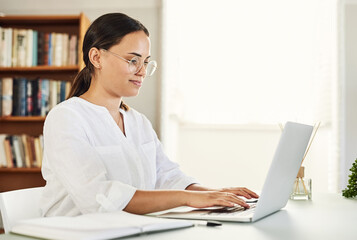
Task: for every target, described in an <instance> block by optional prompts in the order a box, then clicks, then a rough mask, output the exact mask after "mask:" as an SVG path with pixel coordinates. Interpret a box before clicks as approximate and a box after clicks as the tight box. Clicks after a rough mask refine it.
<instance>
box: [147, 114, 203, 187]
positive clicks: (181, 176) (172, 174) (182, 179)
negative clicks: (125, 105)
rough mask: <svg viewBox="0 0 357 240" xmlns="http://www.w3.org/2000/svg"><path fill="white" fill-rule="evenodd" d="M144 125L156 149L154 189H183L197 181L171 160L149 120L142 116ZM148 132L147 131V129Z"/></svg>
mask: <svg viewBox="0 0 357 240" xmlns="http://www.w3.org/2000/svg"><path fill="white" fill-rule="evenodd" d="M143 121H144V126H145V128H146V129H150V132H151V135H152V138H153V139H154V141H153V145H154V146H153V148H154V149H155V151H156V154H154V156H155V157H156V184H155V188H156V189H185V188H186V187H188V186H189V185H190V184H193V183H197V181H196V180H195V179H194V178H192V177H189V176H187V175H186V174H185V173H183V172H182V171H181V170H180V167H179V165H178V164H177V163H175V162H172V161H171V160H170V159H169V158H168V157H167V155H166V154H165V152H164V149H163V146H162V143H161V142H160V140H159V139H158V137H157V135H156V133H155V131H154V129H153V128H152V126H151V123H150V121H149V120H148V119H147V118H146V117H145V116H143ZM148 132H149V131H148Z"/></svg>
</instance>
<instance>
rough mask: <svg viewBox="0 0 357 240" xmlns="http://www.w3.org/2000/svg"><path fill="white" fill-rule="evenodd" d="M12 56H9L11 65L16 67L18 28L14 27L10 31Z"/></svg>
mask: <svg viewBox="0 0 357 240" xmlns="http://www.w3.org/2000/svg"><path fill="white" fill-rule="evenodd" d="M12 33H13V34H12V56H11V66H13V67H17V66H18V64H17V35H18V30H17V29H16V28H15V29H13V31H12Z"/></svg>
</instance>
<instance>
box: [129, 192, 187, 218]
mask: <svg viewBox="0 0 357 240" xmlns="http://www.w3.org/2000/svg"><path fill="white" fill-rule="evenodd" d="M186 194H187V193H186V192H185V191H184V190H154V191H143V190H137V191H136V192H135V194H134V196H133V197H132V199H131V200H130V202H129V203H128V205H127V206H126V207H125V209H124V211H127V212H130V213H135V214H147V213H151V212H158V211H163V210H166V209H170V208H175V207H180V206H184V205H187V202H186V199H187V197H186V196H185V195H186Z"/></svg>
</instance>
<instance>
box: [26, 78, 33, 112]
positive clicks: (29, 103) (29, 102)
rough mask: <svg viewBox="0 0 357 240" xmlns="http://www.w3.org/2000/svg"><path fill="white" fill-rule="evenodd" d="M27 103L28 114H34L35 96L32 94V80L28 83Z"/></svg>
mask: <svg viewBox="0 0 357 240" xmlns="http://www.w3.org/2000/svg"><path fill="white" fill-rule="evenodd" d="M26 85H27V87H26V105H27V111H26V115H27V116H32V115H33V113H34V112H33V108H34V107H33V96H32V81H27V83H26Z"/></svg>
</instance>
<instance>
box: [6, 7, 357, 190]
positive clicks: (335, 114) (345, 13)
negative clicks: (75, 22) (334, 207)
mask: <svg viewBox="0 0 357 240" xmlns="http://www.w3.org/2000/svg"><path fill="white" fill-rule="evenodd" d="M0 12H1V13H2V14H3V15H62V14H65V15H73V14H79V13H81V12H83V13H84V14H85V15H86V16H87V17H88V18H89V19H90V20H91V21H93V20H95V19H96V18H97V17H99V16H101V15H102V14H105V13H109V12H122V13H125V14H127V15H129V16H131V17H133V18H136V19H138V20H139V21H141V22H142V23H143V24H144V25H145V26H146V27H147V28H148V29H149V31H150V38H151V41H152V49H151V53H152V54H151V55H152V56H153V59H156V60H157V61H158V63H159V67H158V72H157V73H155V75H154V76H152V77H150V78H148V79H146V80H145V83H144V86H143V87H142V89H141V92H140V95H139V96H138V97H135V98H129V99H125V101H126V102H127V103H128V104H129V105H130V106H131V107H133V108H135V109H136V110H138V111H140V112H142V113H144V114H145V115H146V116H147V117H148V118H149V119H150V121H151V122H152V124H153V127H154V128H155V130H156V131H157V133H158V136H159V138H160V139H161V141H162V143H163V144H164V147H165V150H166V153H167V155H168V156H169V157H170V158H171V159H172V160H173V161H175V162H178V163H179V164H180V165H181V168H182V169H183V170H184V171H185V172H186V173H187V174H189V175H191V176H193V177H195V178H197V179H198V180H199V182H201V183H202V184H204V185H207V186H212V187H223V186H245V187H249V188H252V189H261V187H262V184H263V182H264V179H265V175H266V173H267V171H268V167H269V165H270V162H271V160H272V157H273V154H274V151H275V148H276V146H277V143H278V140H279V136H280V134H281V129H280V127H279V123H280V124H285V122H286V121H296V122H301V123H306V124H311V125H314V124H317V123H318V122H321V125H320V128H319V130H318V132H317V134H316V137H315V139H314V142H313V143H312V145H311V148H310V151H309V153H308V155H307V157H306V159H305V161H304V165H305V169H306V170H305V175H306V176H307V177H309V178H312V181H313V192H314V191H315V192H340V191H341V190H342V189H343V188H345V186H346V183H347V180H348V175H349V168H350V167H351V165H352V162H354V160H355V159H356V158H357V112H356V111H355V104H356V103H357V94H356V93H357V79H356V78H357V67H356V63H357V45H356V42H357V0H355V1H353V0H345V1H343V0H268V1H267V0H255V1H243V0H220V1H216V0H205V1H204V0H190V1H189V0H131V1H127V0H126V1H125V0H102V1H93V0H85V1H84V0H77V1H70V0H62V1H54V0H47V1H41V0H14V1H13V0H11V1H10V0H0Z"/></svg>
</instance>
